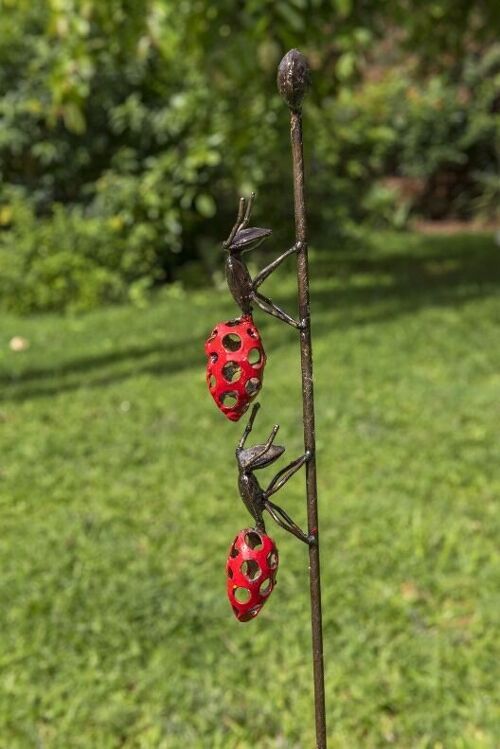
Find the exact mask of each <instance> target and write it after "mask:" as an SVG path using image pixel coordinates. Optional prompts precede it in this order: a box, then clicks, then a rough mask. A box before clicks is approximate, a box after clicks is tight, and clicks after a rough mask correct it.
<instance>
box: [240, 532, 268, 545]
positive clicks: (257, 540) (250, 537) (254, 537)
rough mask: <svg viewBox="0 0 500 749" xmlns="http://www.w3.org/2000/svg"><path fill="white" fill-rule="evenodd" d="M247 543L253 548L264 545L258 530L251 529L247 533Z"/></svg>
mask: <svg viewBox="0 0 500 749" xmlns="http://www.w3.org/2000/svg"><path fill="white" fill-rule="evenodd" d="M245 543H246V545H247V546H249V547H250V548H251V549H262V547H263V546H264V544H263V543H262V539H261V537H260V536H259V534H258V533H257V531H249V532H248V533H245Z"/></svg>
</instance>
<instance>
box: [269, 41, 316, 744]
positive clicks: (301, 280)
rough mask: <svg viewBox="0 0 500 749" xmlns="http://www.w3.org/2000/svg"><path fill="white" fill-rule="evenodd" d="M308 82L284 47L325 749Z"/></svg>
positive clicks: (282, 84) (281, 74)
mask: <svg viewBox="0 0 500 749" xmlns="http://www.w3.org/2000/svg"><path fill="white" fill-rule="evenodd" d="M308 84H309V68H308V65H307V61H306V59H305V57H304V56H303V55H302V54H301V53H300V52H299V51H298V50H296V49H292V50H290V51H289V52H288V53H287V54H286V55H285V57H284V58H283V59H282V61H281V63H280V65H279V68H278V89H279V91H280V93H281V95H282V96H283V98H284V99H285V101H286V103H287V104H288V107H289V108H290V137H291V143H292V160H293V187H294V202H295V233H296V241H297V242H300V243H301V246H300V249H299V251H298V253H297V279H298V293H299V315H300V319H301V320H302V321H303V329H302V330H301V331H300V359H301V369H302V402H303V421H304V446H305V449H306V450H310V451H311V453H312V458H311V459H310V460H309V461H308V463H307V464H306V489H307V521H308V530H309V533H310V534H314V535H315V537H316V543H314V544H312V545H310V546H309V578H310V592H311V624H312V654H313V670H314V708H315V722H316V747H317V749H326V715H325V677H324V664H323V631H322V619H321V583H320V559H319V533H318V499H317V488H316V453H315V429H314V392H313V371H312V347H311V318H310V311H309V270H308V256H307V229H306V209H305V199H304V159H303V147H302V99H303V97H304V94H305V93H306V90H307V87H308Z"/></svg>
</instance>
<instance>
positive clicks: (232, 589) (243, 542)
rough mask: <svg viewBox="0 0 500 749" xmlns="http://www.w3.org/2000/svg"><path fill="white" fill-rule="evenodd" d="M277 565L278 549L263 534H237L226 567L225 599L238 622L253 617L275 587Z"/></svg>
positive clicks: (251, 529) (271, 540) (250, 532)
mask: <svg viewBox="0 0 500 749" xmlns="http://www.w3.org/2000/svg"><path fill="white" fill-rule="evenodd" d="M278 564H279V557H278V549H277V548H276V544H275V543H274V541H273V539H272V538H271V537H270V536H268V535H267V533H263V532H262V531H257V530H255V528H245V529H244V530H242V531H240V532H239V533H238V535H237V536H236V538H235V539H234V541H233V543H232V544H231V548H230V549H229V556H228V558H227V563H226V573H227V597H228V598H229V603H230V604H231V607H232V609H233V613H234V615H235V617H236V618H237V619H238V621H240V622H248V621H250V620H251V619H253V618H254V617H256V616H257V614H258V613H259V611H260V610H261V608H262V607H263V605H264V604H265V602H266V601H267V599H268V598H269V596H270V595H271V593H272V591H273V588H274V586H275V585H276V573H277V571H278Z"/></svg>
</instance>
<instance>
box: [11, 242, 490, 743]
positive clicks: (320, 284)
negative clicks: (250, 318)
mask: <svg viewBox="0 0 500 749" xmlns="http://www.w3.org/2000/svg"><path fill="white" fill-rule="evenodd" d="M499 256H500V253H499V250H498V248H497V247H496V246H495V245H494V242H493V240H492V239H491V238H488V237H482V236H479V237H477V236H475V237H472V236H469V237H467V236H464V237H453V238H433V237H426V238H421V237H416V236H411V235H408V236H406V235H399V236H381V237H378V238H376V241H375V242H374V243H373V246H371V247H367V248H363V247H359V248H356V249H355V250H353V251H350V252H347V251H346V252H341V253H338V252H337V253H331V252H329V250H328V249H325V250H323V251H322V252H317V253H313V258H312V260H313V262H312V277H313V286H314V293H313V306H312V309H313V316H314V347H315V350H314V353H315V384H316V401H317V433H318V472H319V473H318V475H319V495H320V507H321V523H322V565H323V568H322V571H323V587H324V594H323V599H324V619H325V655H326V669H327V690H328V722H329V728H328V731H329V737H330V742H331V746H332V747H335V748H336V749H356V748H357V747H363V748H364V749H372V748H375V747H388V746H395V747H398V748H399V749H406V748H410V747H411V748H412V749H413V748H415V749H424V748H429V749H431V748H432V749H467V748H469V747H474V748H475V747H478V748H480V749H486V748H488V749H493V747H497V746H498V745H499V743H500V735H499V732H498V724H497V723H496V720H497V714H496V712H495V689H496V687H498V681H499V672H498V655H499V654H498V649H497V648H496V647H495V643H496V632H495V607H494V600H495V596H496V595H497V593H498V575H497V572H498V566H496V565H497V564H498V556H496V552H495V541H496V540H497V539H498V536H497V534H498V509H497V508H496V507H495V500H496V499H498V495H499V492H500V470H499V456H498V450H499V438H500V409H499V403H500V325H499V324H500V298H499V287H500V260H499ZM292 267H293V264H292V265H291V266H290V269H291V268H292ZM266 289H267V290H268V291H269V293H270V294H271V295H274V296H275V298H277V299H278V300H281V302H282V303H283V304H284V305H285V306H286V308H287V309H289V310H292V309H293V305H294V299H295V282H294V278H293V275H292V274H291V272H290V273H289V274H288V275H287V274H286V271H284V272H283V273H282V272H279V273H278V274H276V277H275V278H274V279H272V280H270V281H269V282H268V283H267V285H266ZM233 310H234V308H233V307H232V304H231V303H230V301H229V296H228V294H227V293H224V292H216V291H210V292H196V293H192V294H190V295H189V296H185V297H183V296H181V295H180V296H179V297H178V298H173V297H172V294H170V298H164V299H163V300H162V299H161V298H159V299H158V300H157V302H156V303H155V304H154V305H152V306H150V307H149V308H147V309H144V310H137V309H134V308H131V307H123V308H114V309H108V310H104V311H100V312H96V313H94V314H89V315H87V316H85V317H79V318H70V317H69V318H58V317H51V316H49V317H40V318H37V319H31V320H28V319H25V320H20V319H16V318H12V317H6V318H3V319H2V322H1V327H0V352H1V354H0V356H1V360H0V363H1V372H0V385H1V393H0V398H1V402H0V448H1V452H0V469H1V470H0V496H1V505H0V506H1V528H2V530H1V538H0V559H1V570H2V575H1V587H0V603H1V605H0V642H1V676H0V746H1V747H2V748H4V747H5V748H6V749H17V748H19V749H21V748H22V749H24V747H44V748H45V747H47V748H50V749H73V748H75V749H77V748H79V747H84V748H85V749H89V748H92V749H93V748H94V747H96V748H98V749H108V748H109V749H111V747H113V748H114V747H126V749H132V747H133V748H134V749H136V748H137V749H139V748H141V749H143V748H144V749H146V748H147V749H153V748H154V749H165V748H168V749H180V748H181V747H182V748H183V749H184V748H185V747H194V748H195V747H196V748H197V747H207V749H223V748H224V749H226V748H227V749H229V748H231V749H233V748H235V747H236V748H238V749H250V748H252V749H254V747H259V748H262V749H270V748H271V747H275V748H276V749H277V748H278V747H279V748H280V749H283V748H291V747H294V748H295V747H297V748H300V749H304V748H305V747H312V746H313V745H314V738H313V725H312V707H311V661H310V625H309V610H308V573H307V556H306V555H307V552H306V549H305V547H304V546H303V545H302V544H300V543H298V542H297V541H296V540H295V539H293V538H292V537H291V536H288V535H287V534H285V533H283V532H282V531H281V530H280V529H277V528H276V527H275V526H273V525H272V524H271V523H272V521H270V522H269V531H270V532H271V533H272V535H273V536H274V538H275V539H276V540H277V542H278V545H279V548H280V555H281V562H280V571H279V576H278V579H279V585H278V587H277V589H276V591H274V592H273V594H272V597H271V599H270V601H269V602H268V604H267V606H266V607H265V609H264V610H263V612H262V613H261V615H260V616H259V617H258V618H257V619H256V620H255V621H253V622H251V623H249V624H246V625H241V624H238V623H237V622H236V621H235V620H234V619H233V616H232V613H231V611H230V608H229V606H228V603H227V601H226V597H225V583H224V562H225V558H226V554H227V549H228V546H229V543H230V541H231V540H232V538H233V536H234V535H235V534H236V532H237V531H238V530H239V529H240V528H242V527H244V526H245V525H247V524H249V517H247V515H246V513H245V510H244V507H243V505H242V504H241V502H240V501H239V499H238V498H237V494H236V490H235V479H236V469H235V464H234V457H233V450H234V445H235V442H236V440H237V438H238V436H239V434H240V431H241V428H242V427H241V425H234V424H231V423H229V422H226V421H225V420H224V418H223V417H222V416H221V415H220V414H219V413H218V412H217V410H216V408H215V406H214V405H213V403H212V402H211V399H210V398H209V396H208V393H207V392H206V389H205V383H204V356H203V341H204V338H205V336H206V334H207V333H208V331H209V330H210V328H211V327H212V325H213V324H214V323H215V322H217V321H218V320H220V319H224V318H225V317H226V316H227V315H230V314H231V313H232V312H233ZM256 317H257V320H258V324H259V326H260V327H261V330H262V333H263V336H264V341H265V345H266V348H267V350H268V355H269V361H268V366H267V370H266V376H265V386H264V389H263V392H262V396H261V403H262V410H261V412H260V414H259V417H258V419H259V420H258V423H257V425H256V438H260V437H263V436H264V435H266V434H267V433H268V431H269V429H270V427H271V425H272V424H273V423H274V422H275V421H279V422H280V424H281V430H280V441H281V442H282V443H283V444H286V446H287V455H288V456H289V457H290V458H291V457H293V456H295V455H297V454H299V452H300V451H301V449H302V442H301V416H300V414H301V406H300V381H299V376H298V372H299V365H298V347H297V342H296V338H295V334H294V331H293V330H291V329H290V330H289V329H287V328H286V326H283V325H281V324H279V323H277V322H275V321H273V320H271V319H269V318H264V317H263V316H262V315H260V314H258V315H257V316H256ZM14 335H21V336H25V337H26V338H27V339H28V340H29V342H30V348H29V349H28V350H27V351H25V352H22V353H14V352H11V351H10V350H9V348H8V342H9V340H10V338H11V337H12V336H14ZM278 501H279V502H280V503H281V504H283V505H284V506H285V507H286V508H287V509H288V510H289V512H290V513H291V514H292V515H293V516H294V517H295V519H297V521H299V522H300V523H301V524H304V523H305V520H304V514H305V513H304V500H303V477H302V476H300V475H299V476H297V477H295V478H294V479H293V480H292V481H290V483H289V484H288V485H287V487H286V489H285V490H284V491H283V492H282V494H281V495H280V496H279V499H278Z"/></svg>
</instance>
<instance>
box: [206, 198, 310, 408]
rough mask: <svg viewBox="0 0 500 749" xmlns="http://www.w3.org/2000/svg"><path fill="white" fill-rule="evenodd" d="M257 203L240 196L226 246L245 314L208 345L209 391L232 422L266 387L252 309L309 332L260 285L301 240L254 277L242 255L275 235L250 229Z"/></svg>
mask: <svg viewBox="0 0 500 749" xmlns="http://www.w3.org/2000/svg"><path fill="white" fill-rule="evenodd" d="M254 199H255V193H252V194H251V196H250V198H249V199H248V200H247V199H246V198H240V203H239V208H238V216H237V218H236V223H235V224H234V226H233V228H232V229H231V232H230V234H229V236H228V238H227V239H226V241H225V242H223V243H222V246H223V248H224V249H225V250H226V252H227V257H226V262H225V273H226V280H227V284H228V286H229V290H230V292H231V294H232V296H233V299H234V301H235V302H236V304H237V305H238V306H239V307H240V309H241V312H242V314H241V316H240V317H239V318H237V319H235V320H229V321H227V322H221V323H219V324H218V325H216V327H215V328H214V329H213V331H212V333H211V335H210V337H209V338H208V340H207V342H206V344H205V352H206V354H207V384H208V388H209V391H210V393H211V395H212V397H213V399H214V401H215V403H216V405H217V407H218V408H219V409H220V410H221V411H222V413H223V414H224V415H225V416H227V418H228V419H230V420H231V421H237V420H238V419H239V418H240V417H241V416H242V414H244V413H245V411H246V410H247V408H248V406H249V404H250V402H251V401H252V400H253V398H254V397H255V396H256V395H257V393H258V391H259V390H260V388H261V387H262V380H263V376H264V366H265V363H266V355H265V351H264V347H263V345H262V342H261V338H260V333H259V331H258V329H257V327H256V325H255V324H254V321H253V317H252V313H253V306H254V305H257V306H258V307H260V309H262V310H263V311H264V312H267V313H268V314H269V315H272V316H273V317H277V318H278V319H279V320H282V321H283V322H285V323H287V324H288V325H291V326H292V327H294V328H296V329H298V330H303V328H304V322H303V321H300V322H299V321H298V320H295V319H294V318H293V317H291V316H290V315H289V314H288V313H287V312H285V311H284V310H282V309H281V307H278V305H277V304H275V303H274V302H272V301H271V300H270V299H268V297H266V296H264V295H263V294H262V293H261V292H260V291H258V288H259V286H260V285H261V284H262V283H263V282H264V281H265V280H266V278H268V277H269V276H270V275H271V273H272V272H273V271H274V270H276V268H278V266H279V265H281V263H282V262H283V261H284V260H285V259H286V258H287V257H289V255H292V254H293V253H294V252H298V251H299V250H300V249H301V247H302V245H301V243H300V242H297V243H296V244H294V245H293V247H290V249H288V250H286V252H283V253H282V254H281V255H280V256H279V257H277V258H276V259H275V260H273V261H272V263H269V265H266V267H265V268H263V269H262V270H261V271H260V273H258V274H257V275H256V276H255V278H253V279H252V277H251V275H250V272H249V270H248V268H247V265H246V263H245V261H244V259H243V257H242V256H243V253H245V252H250V251H251V250H255V249H256V248H257V247H259V245H261V244H262V242H263V241H264V240H265V239H266V238H267V237H269V236H270V234H271V229H262V228H259V227H248V222H249V221H250V215H251V212H252V206H253V202H254Z"/></svg>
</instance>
